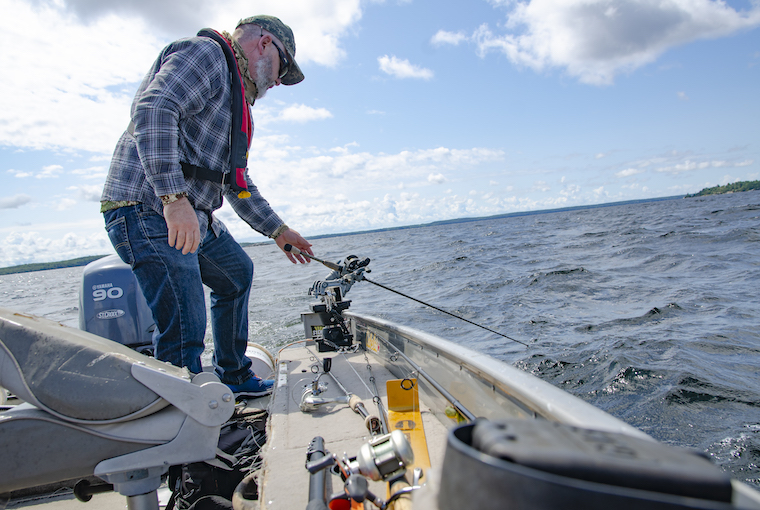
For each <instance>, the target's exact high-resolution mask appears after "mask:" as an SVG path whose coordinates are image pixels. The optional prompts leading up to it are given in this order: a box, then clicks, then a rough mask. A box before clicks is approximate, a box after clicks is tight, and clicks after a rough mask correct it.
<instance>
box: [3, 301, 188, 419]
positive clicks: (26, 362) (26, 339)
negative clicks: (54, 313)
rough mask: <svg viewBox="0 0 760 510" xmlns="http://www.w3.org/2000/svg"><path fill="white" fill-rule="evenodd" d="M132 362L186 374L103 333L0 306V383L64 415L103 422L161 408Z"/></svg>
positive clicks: (70, 417) (20, 395)
mask: <svg viewBox="0 0 760 510" xmlns="http://www.w3.org/2000/svg"><path fill="white" fill-rule="evenodd" d="M135 363H144V364H146V365H148V366H151V367H155V368H158V369H160V370H165V371H167V372H169V373H170V374H176V375H178V376H182V375H185V376H186V375H187V372H186V370H184V369H179V368H176V367H173V366H171V365H167V364H165V363H162V362H159V361H156V360H154V359H152V358H149V357H147V356H143V355H141V354H139V353H137V352H135V351H133V350H131V349H129V348H127V347H125V346H123V345H121V344H119V343H116V342H112V341H110V340H107V339H105V338H101V337H98V336H95V335H92V334H90V333H87V332H84V331H80V330H77V329H73V328H69V327H66V326H62V325H60V324H57V323H54V322H51V321H47V320H44V319H38V318H35V317H30V316H26V315H22V314H16V313H13V312H10V311H8V310H2V309H0V386H3V387H5V388H8V389H9V390H11V391H12V392H14V393H15V394H16V395H18V396H19V397H20V398H22V399H24V400H27V401H30V400H31V401H30V403H34V404H35V405H39V406H40V407H41V408H43V409H45V410H46V411H49V412H51V413H53V414H56V415H58V416H60V417H62V418H64V419H69V420H72V421H87V422H93V423H97V422H101V423H105V422H113V421H120V420H124V419H132V418H134V417H136V416H140V415H144V414H146V413H147V414H149V413H152V412H156V411H157V410H159V409H161V408H163V407H165V406H166V405H167V402H166V401H164V400H163V399H162V398H161V397H159V396H158V395H157V394H156V393H154V392H153V391H151V390H149V389H148V388H146V387H145V386H144V385H142V384H141V383H140V382H139V381H137V380H136V379H135V378H134V377H133V376H132V373H131V368H132V365H133V364H135ZM33 400H36V402H34V401H33Z"/></svg>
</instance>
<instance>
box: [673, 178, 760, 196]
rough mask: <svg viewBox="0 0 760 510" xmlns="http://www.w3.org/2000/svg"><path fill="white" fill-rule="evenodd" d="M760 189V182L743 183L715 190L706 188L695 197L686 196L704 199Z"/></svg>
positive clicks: (715, 188) (718, 187)
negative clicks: (707, 196)
mask: <svg viewBox="0 0 760 510" xmlns="http://www.w3.org/2000/svg"><path fill="white" fill-rule="evenodd" d="M755 189H760V181H742V182H734V183H731V184H726V185H725V186H715V187H714V188H705V189H703V190H702V191H700V192H699V193H695V194H694V195H686V198H689V197H703V196H705V195H720V194H721V193H737V192H739V191H752V190H755Z"/></svg>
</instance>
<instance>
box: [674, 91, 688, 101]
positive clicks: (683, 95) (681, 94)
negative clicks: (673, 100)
mask: <svg viewBox="0 0 760 510" xmlns="http://www.w3.org/2000/svg"><path fill="white" fill-rule="evenodd" d="M676 95H677V96H678V99H680V100H681V101H688V100H689V96H687V95H686V92H676Z"/></svg>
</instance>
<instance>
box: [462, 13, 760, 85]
mask: <svg viewBox="0 0 760 510" xmlns="http://www.w3.org/2000/svg"><path fill="white" fill-rule="evenodd" d="M492 3H494V4H495V5H497V6H504V7H506V8H507V9H508V14H507V21H506V23H505V24H504V27H505V29H506V30H505V33H501V34H499V33H494V32H493V31H492V30H491V29H490V28H489V26H488V25H487V24H483V25H481V26H480V28H478V29H477V30H476V31H475V33H474V34H473V39H474V40H475V41H476V42H477V45H478V51H479V54H480V55H481V56H485V55H486V54H487V53H489V52H491V51H497V52H501V53H504V54H505V55H506V56H507V58H509V59H510V60H511V61H512V62H513V63H515V64H517V65H522V66H527V67H530V68H532V69H534V70H536V71H543V70H546V69H550V68H562V69H565V70H566V71H567V73H568V74H569V75H571V76H574V77H577V78H578V79H579V80H580V81H581V82H583V83H589V84H594V85H608V84H611V83H612V82H613V80H614V78H615V76H616V75H618V74H619V73H621V72H627V71H631V70H633V69H636V68H639V67H641V66H643V65H645V64H648V63H650V62H653V61H654V60H656V59H657V58H658V57H659V56H660V55H661V54H663V53H664V52H665V51H667V50H668V49H670V48H673V47H675V46H678V45H681V44H686V43H690V42H692V41H696V40H699V39H708V38H716V37H723V36H727V35H730V34H733V33H735V32H737V31H740V30H744V29H751V28H753V27H756V26H758V25H760V7H757V5H755V6H753V7H752V8H751V9H750V10H748V11H743V12H739V11H736V10H734V9H733V8H731V7H730V6H729V5H727V4H726V3H725V2H722V1H716V0H617V1H615V2H611V1H610V0H531V1H530V2H524V1H514V2H512V1H510V2H507V1H495V2H492Z"/></svg>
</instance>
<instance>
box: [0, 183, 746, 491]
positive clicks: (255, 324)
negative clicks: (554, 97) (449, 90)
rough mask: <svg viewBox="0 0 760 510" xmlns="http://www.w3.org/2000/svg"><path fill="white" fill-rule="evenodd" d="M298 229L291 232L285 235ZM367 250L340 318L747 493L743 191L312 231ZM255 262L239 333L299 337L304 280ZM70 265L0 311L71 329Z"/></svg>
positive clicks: (318, 274) (11, 279)
mask: <svg viewBox="0 0 760 510" xmlns="http://www.w3.org/2000/svg"><path fill="white" fill-rule="evenodd" d="M296 228H297V226H296ZM313 242H314V252H315V254H316V255H317V256H319V257H320V258H324V259H327V260H330V261H335V262H337V261H340V260H342V259H343V258H344V257H345V256H347V255H349V254H355V255H358V256H360V257H370V258H371V259H372V263H371V264H370V266H369V267H370V268H371V269H372V273H370V274H369V275H368V277H369V278H370V279H373V280H375V281H377V282H378V283H382V284H384V285H386V286H389V287H391V288H393V289H396V290H398V291H400V292H403V293H406V294H409V295H411V296H413V297H415V298H418V299H421V300H423V301H427V302H429V303H431V304H434V305H436V306H438V307H441V308H443V309H446V310H448V311H451V312H453V313H457V314H460V315H462V316H463V317H465V318H467V319H469V320H471V321H474V322H477V323H480V324H483V325H484V326H487V327H489V328H491V329H494V330H497V331H500V332H502V333H504V334H506V335H508V336H510V337H513V338H515V339H518V340H520V341H523V342H526V343H528V344H529V348H527V349H526V348H525V347H524V346H522V345H520V344H517V343H515V342H511V341H509V340H506V339H505V338H503V337H500V336H498V335H495V334H492V333H488V332H486V331H483V330H481V329H479V328H476V327H474V326H472V325H469V324H466V323H464V322H462V321H458V320H456V319H454V318H451V317H449V316H446V315H444V314H441V313H440V312H436V311H432V310H430V309H428V308H426V307H424V306H422V305H420V304H418V303H415V302H413V301H410V300H407V299H405V298H403V297H401V296H398V295H396V294H393V293H390V292H388V291H386V290H383V289H380V288H378V287H376V286H374V285H371V284H369V283H359V284H357V285H355V286H354V288H353V289H352V290H351V292H350V293H349V294H348V296H347V298H348V299H351V300H352V307H351V309H352V310H354V311H357V312H363V313H368V314H372V315H377V316H380V317H384V318H388V319H392V320H394V321H397V322H400V323H402V324H406V325H408V326H412V327H415V328H417V329H422V330H425V331H428V332H430V333H434V334H437V335H439V336H442V337H444V338H446V339H448V340H451V341H453V342H456V343H460V344H463V345H466V346H468V347H470V348H472V349H475V350H477V351H481V352H484V353H487V354H489V355H491V356H493V357H495V358H498V359H501V360H503V361H505V362H507V363H509V364H512V365H514V366H517V367H519V368H521V369H523V370H525V371H527V372H530V373H532V374H534V375H536V376H538V377H540V378H542V379H544V380H545V381H548V382H550V383H552V384H554V385H556V386H559V387H560V388H562V389H564V390H566V391H568V392H570V393H572V394H574V395H576V396H578V397H580V398H582V399H583V400H586V401H588V402H590V403H592V404H594V405H596V406H597V407H599V408H601V409H603V410H605V411H607V412H609V413H611V414H613V415H614V416H616V417H618V418H620V419H622V420H623V421H626V422H627V423H630V424H631V425H633V426H636V427H638V428H640V429H642V430H643V431H644V432H646V433H648V434H650V435H651V436H653V437H654V438H656V439H658V440H660V441H663V442H666V443H670V444H675V445H680V446H684V447H688V448H692V449H696V450H698V451H701V452H705V453H707V454H708V455H710V456H711V458H712V459H713V461H714V462H715V463H716V464H718V465H719V466H721V467H722V468H723V469H725V470H726V471H729V472H731V473H732V474H733V475H734V476H735V477H736V478H738V479H740V480H743V481H746V482H747V483H749V484H751V485H754V486H756V487H760V468H759V467H758V463H760V310H759V308H760V306H759V305H760V192H746V193H736V194H731V195H717V196H709V197H700V198H690V199H674V200H664V201H652V202H643V203H637V204H623V205H615V206H609V207H598V208H588V209H576V210H572V211H559V212H548V213H541V214H531V215H525V216H513V217H507V218H499V219H490V220H478V221H474V222H469V223H458V224H450V225H438V226H427V227H420V228H412V229H404V230H394V231H387V232H382V233H367V234H356V235H349V236H342V237H333V238H326V239H317V240H315V241H313ZM246 250H247V251H248V253H249V254H250V255H251V257H252V259H253V260H254V264H255V266H256V276H255V277H254V290H253V293H252V296H251V303H250V319H251V328H250V329H251V337H252V339H253V340H255V341H257V342H259V343H261V344H263V345H266V346H268V347H272V348H274V347H277V346H281V345H284V344H285V343H288V342H290V341H293V340H296V339H299V338H301V336H302V335H303V333H302V331H303V329H302V326H301V323H300V313H301V312H304V311H308V307H309V305H310V304H312V303H314V302H315V301H314V299H313V298H312V297H310V296H308V295H307V291H308V289H309V287H310V285H311V283H312V282H313V281H314V280H316V279H323V278H324V277H325V276H326V275H327V274H328V273H329V270H327V269H326V268H324V267H323V266H321V265H319V264H316V263H312V264H310V265H308V266H293V265H292V264H290V262H288V260H287V259H286V258H285V257H284V256H283V255H282V254H280V253H278V251H277V249H276V247H275V246H274V245H271V244H269V245H259V246H252V247H248V248H246ZM81 274H82V268H71V269H58V270H50V271H41V272H34V273H24V274H16V275H7V276H0V306H2V307H5V308H10V309H13V310H17V311H22V312H26V313H33V314H36V315H41V316H44V317H47V318H50V319H54V320H58V321H62V322H64V323H65V324H68V325H71V326H75V327H76V326H77V324H78V319H77V314H78V292H79V281H80V278H81Z"/></svg>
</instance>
